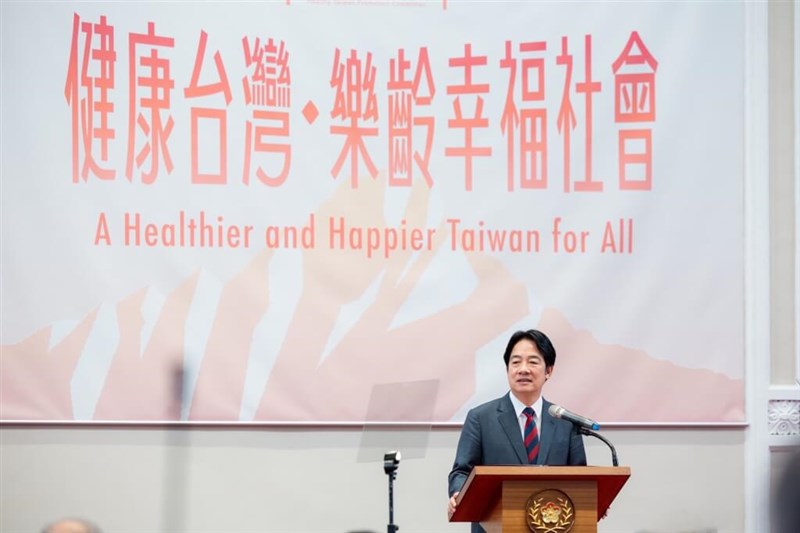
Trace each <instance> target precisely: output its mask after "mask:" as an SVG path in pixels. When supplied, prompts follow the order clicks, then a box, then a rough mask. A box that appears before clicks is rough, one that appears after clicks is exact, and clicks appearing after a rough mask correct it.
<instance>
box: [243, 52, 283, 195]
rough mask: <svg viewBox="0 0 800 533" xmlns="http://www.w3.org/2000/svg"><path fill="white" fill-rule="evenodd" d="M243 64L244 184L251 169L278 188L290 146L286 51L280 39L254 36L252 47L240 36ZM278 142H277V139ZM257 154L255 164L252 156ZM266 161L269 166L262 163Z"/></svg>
mask: <svg viewBox="0 0 800 533" xmlns="http://www.w3.org/2000/svg"><path fill="white" fill-rule="evenodd" d="M242 46H243V47H244V55H245V63H246V65H247V67H248V68H249V69H250V73H249V75H248V76H245V77H244V78H242V86H243V87H244V95H245V98H244V99H245V103H246V104H247V106H248V108H249V109H250V117H249V118H248V120H247V122H246V127H245V144H246V146H245V152H244V174H243V177H242V179H243V181H244V183H246V184H247V183H250V177H251V169H252V168H253V166H255V175H256V177H257V178H258V179H259V181H261V183H263V184H264V185H268V186H271V187H279V186H280V185H283V183H284V182H285V181H286V178H287V177H288V176H289V170H290V169H291V164H292V146H291V144H290V143H289V109H290V107H291V84H292V77H291V70H290V69H289V51H288V50H286V45H285V43H284V42H283V41H280V42H278V43H276V42H275V40H274V39H272V38H270V39H267V41H266V42H265V43H264V44H263V45H262V44H261V39H259V38H256V39H255V41H254V42H253V44H252V46H251V45H250V42H249V40H248V39H247V37H245V38H244V39H242ZM279 141H280V142H279ZM256 154H260V155H261V157H260V160H259V161H258V163H257V164H256V163H255V162H254V161H253V159H254V158H253V156H254V155H256ZM267 163H269V164H270V168H269V169H267V168H265V166H262V165H267Z"/></svg>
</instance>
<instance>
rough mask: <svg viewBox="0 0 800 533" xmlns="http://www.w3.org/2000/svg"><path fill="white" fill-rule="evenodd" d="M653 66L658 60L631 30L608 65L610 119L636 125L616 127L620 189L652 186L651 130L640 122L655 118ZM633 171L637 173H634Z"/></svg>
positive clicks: (656, 66) (640, 188)
mask: <svg viewBox="0 0 800 533" xmlns="http://www.w3.org/2000/svg"><path fill="white" fill-rule="evenodd" d="M657 68H658V62H657V61H656V60H655V58H653V56H652V54H650V51H649V50H648V49H647V47H646V46H645V45H644V43H643V42H642V39H641V37H639V33H638V32H635V31H634V32H632V33H631V36H630V38H629V39H628V42H627V44H626V45H625V49H624V50H623V51H622V53H621V54H620V55H619V57H618V58H617V59H616V61H614V64H613V66H612V70H613V72H614V121H615V122H616V123H622V124H626V123H636V124H639V125H640V127H638V128H632V129H620V130H619V137H618V141H619V144H618V157H619V188H620V189H622V190H645V191H649V190H651V189H652V187H653V132H652V129H650V128H649V127H644V126H645V124H646V123H648V122H653V121H655V119H656V82H655V72H656V70H657ZM634 173H636V174H637V175H638V177H634V175H633V174H634Z"/></svg>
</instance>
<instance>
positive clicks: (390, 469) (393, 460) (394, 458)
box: [383, 451, 400, 533]
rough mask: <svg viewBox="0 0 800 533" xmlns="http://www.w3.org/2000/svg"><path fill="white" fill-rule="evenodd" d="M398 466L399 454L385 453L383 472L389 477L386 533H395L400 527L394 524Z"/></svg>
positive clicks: (395, 452)
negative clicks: (395, 486)
mask: <svg viewBox="0 0 800 533" xmlns="http://www.w3.org/2000/svg"><path fill="white" fill-rule="evenodd" d="M399 464H400V452H398V451H391V452H386V454H384V456H383V471H384V472H386V475H388V476H389V525H388V526H386V533H397V530H398V529H400V526H398V525H396V524H395V523H394V484H393V482H394V478H395V477H396V476H397V466H398V465H399Z"/></svg>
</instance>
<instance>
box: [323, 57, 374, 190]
mask: <svg viewBox="0 0 800 533" xmlns="http://www.w3.org/2000/svg"><path fill="white" fill-rule="evenodd" d="M375 70H376V69H375V67H374V66H373V64H372V53H370V52H367V57H366V60H362V59H361V58H359V56H358V54H357V53H356V51H355V50H350V55H349V56H348V57H347V59H346V60H345V62H344V63H342V59H341V51H340V50H339V49H338V48H337V49H336V52H335V54H334V58H333V70H332V72H331V80H330V84H331V87H333V88H335V89H336V96H335V97H334V102H333V111H331V118H333V119H339V120H340V121H341V122H342V123H343V124H344V125H339V126H331V128H330V132H331V133H334V134H336V135H345V141H344V145H343V146H342V150H341V151H340V152H339V157H338V158H337V159H336V163H334V165H333V168H332V169H331V175H332V176H333V177H334V178H335V177H338V175H339V172H340V171H341V170H342V165H343V164H344V160H345V158H346V157H347V155H348V153H349V155H350V184H351V186H352V187H353V188H354V189H355V188H356V187H358V160H359V155H360V156H361V157H362V158H363V159H364V164H365V165H366V167H367V171H368V172H369V174H370V176H371V177H372V178H375V177H376V176H377V175H378V169H377V168H376V167H375V163H373V162H372V158H371V157H370V155H369V152H367V146H366V145H365V144H364V137H375V136H377V135H378V128H377V127H364V126H363V125H362V121H365V122H372V123H373V124H376V123H377V122H378V100H377V97H376V95H375Z"/></svg>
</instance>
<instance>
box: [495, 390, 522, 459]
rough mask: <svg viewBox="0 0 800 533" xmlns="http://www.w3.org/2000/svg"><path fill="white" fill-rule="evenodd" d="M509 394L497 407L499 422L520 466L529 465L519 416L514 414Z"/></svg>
mask: <svg viewBox="0 0 800 533" xmlns="http://www.w3.org/2000/svg"><path fill="white" fill-rule="evenodd" d="M508 394H511V393H508ZM508 394H506V395H505V396H504V397H503V401H501V402H500V404H499V405H498V406H497V421H498V422H499V423H500V425H501V426H502V428H503V431H504V432H505V434H506V437H508V440H509V442H510V443H511V447H512V448H513V449H514V453H516V454H517V459H519V462H520V464H528V452H527V451H526V450H525V444H524V443H523V442H522V433H520V431H519V421H518V420H517V414H516V413H515V412H514V405H513V404H512V403H511V399H510V398H509V397H508Z"/></svg>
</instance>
